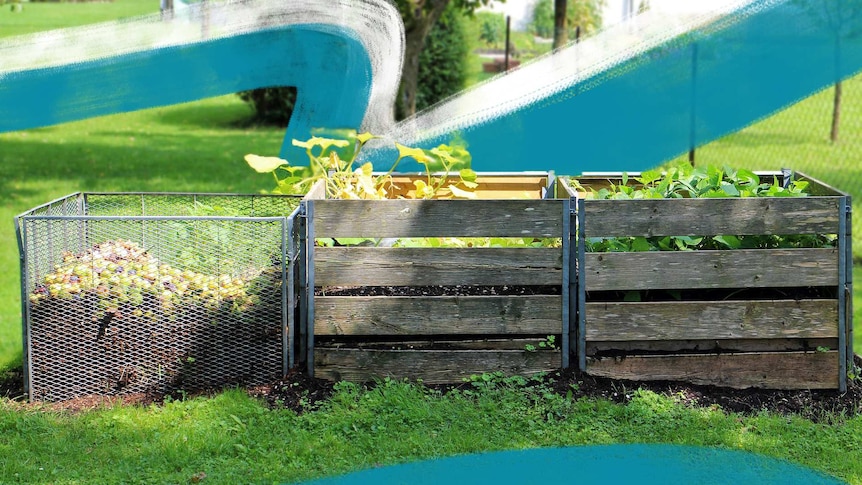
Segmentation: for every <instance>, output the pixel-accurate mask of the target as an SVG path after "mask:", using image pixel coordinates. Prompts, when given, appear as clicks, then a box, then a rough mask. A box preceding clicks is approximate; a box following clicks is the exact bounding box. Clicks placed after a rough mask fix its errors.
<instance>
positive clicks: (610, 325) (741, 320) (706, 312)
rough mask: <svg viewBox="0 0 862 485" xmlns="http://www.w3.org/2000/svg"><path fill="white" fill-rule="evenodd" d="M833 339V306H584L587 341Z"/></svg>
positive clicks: (829, 302)
mask: <svg viewBox="0 0 862 485" xmlns="http://www.w3.org/2000/svg"><path fill="white" fill-rule="evenodd" d="M837 336H838V301H837V300H771V301H684V302H683V301H664V302H646V303H628V302H625V303H623V302H620V303H610V302H600V303H587V313H586V339H587V340H588V341H589V340H615V341H623V340H683V339H693V340H697V339H707V340H708V339H770V338H830V337H837Z"/></svg>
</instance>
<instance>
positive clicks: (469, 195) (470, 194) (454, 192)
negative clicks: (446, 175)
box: [449, 185, 476, 199]
mask: <svg viewBox="0 0 862 485" xmlns="http://www.w3.org/2000/svg"><path fill="white" fill-rule="evenodd" d="M449 190H451V191H452V195H454V196H455V197H462V198H464V199H475V198H476V194H474V193H473V192H468V191H466V190H463V189H459V188H458V187H455V186H454V185H450V186H449Z"/></svg>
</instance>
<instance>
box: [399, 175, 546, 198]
mask: <svg viewBox="0 0 862 485" xmlns="http://www.w3.org/2000/svg"><path fill="white" fill-rule="evenodd" d="M414 180H423V181H425V180H427V178H426V177H424V176H419V175H416V176H401V175H399V176H394V177H392V182H393V184H394V185H393V186H389V185H388V184H387V185H386V186H385V188H386V190H387V191H388V197H389V198H393V199H394V198H398V197H405V198H413V197H414V196H415V193H416V190H415V186H414V185H413V181H414ZM458 181H459V178H458V177H457V176H455V177H450V180H449V182H448V183H458ZM476 183H478V184H479V186H478V187H477V188H476V189H475V190H474V191H473V193H474V194H476V197H478V198H479V199H486V200H490V199H541V198H542V190H543V189H545V188H546V187H547V186H548V177H547V176H506V175H490V176H483V175H479V177H478V178H477V179H476Z"/></svg>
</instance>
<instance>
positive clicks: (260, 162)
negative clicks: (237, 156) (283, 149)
mask: <svg viewBox="0 0 862 485" xmlns="http://www.w3.org/2000/svg"><path fill="white" fill-rule="evenodd" d="M245 161H246V163H248V165H249V166H250V167H251V168H253V169H254V170H255V171H256V172H258V173H270V172H272V171H273V170H275V169H277V168H278V167H280V166H282V165H287V160H283V159H281V158H278V157H261V156H260V155H254V154H251V153H250V154H248V155H246V156H245Z"/></svg>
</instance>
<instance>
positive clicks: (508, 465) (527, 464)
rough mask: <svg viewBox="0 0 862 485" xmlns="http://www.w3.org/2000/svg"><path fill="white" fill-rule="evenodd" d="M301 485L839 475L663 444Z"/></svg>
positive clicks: (505, 456)
mask: <svg viewBox="0 0 862 485" xmlns="http://www.w3.org/2000/svg"><path fill="white" fill-rule="evenodd" d="M304 483H305V484H306V485H360V484H384V483H385V484H387V485H388V484H410V485H423V484H429V485H431V484H434V485H437V484H440V483H471V484H484V483H488V484H495V485H500V484H508V483H517V484H522V483H523V484H526V483H537V484H542V485H554V484H571V483H637V484H652V483H656V484H666V483H691V484H698V485H710V484H713V485H724V484H727V485H740V484H749V483H750V484H755V483H756V484H788V485H789V484H794V485H796V484H803V483H804V484H806V485H827V484H829V485H834V484H840V483H844V482H841V481H840V480H838V479H836V478H833V477H830V476H827V475H824V474H822V473H819V472H816V471H814V470H811V469H808V468H805V467H802V466H799V465H795V464H793V463H790V462H787V461H783V460H778V459H775V458H769V457H765V456H760V455H755V454H752V453H747V452H743V451H734V450H726V449H719V448H706V447H696V446H681V445H667V444H631V445H602V446H573V447H565V448H537V449H530V450H517V451H500V452H494V453H483V454H474V455H463V456H456V457H451V458H441V459H437V460H426V461H420V462H414V463H407V464H402V465H394V466H388V467H383V468H374V469H369V470H364V471H360V472H355V473H351V474H348V475H343V476H339V477H330V478H324V479H320V480H314V481H309V482H304Z"/></svg>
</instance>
